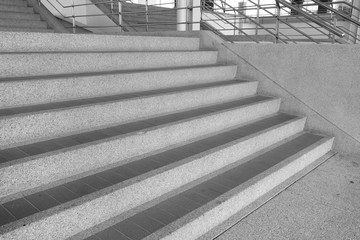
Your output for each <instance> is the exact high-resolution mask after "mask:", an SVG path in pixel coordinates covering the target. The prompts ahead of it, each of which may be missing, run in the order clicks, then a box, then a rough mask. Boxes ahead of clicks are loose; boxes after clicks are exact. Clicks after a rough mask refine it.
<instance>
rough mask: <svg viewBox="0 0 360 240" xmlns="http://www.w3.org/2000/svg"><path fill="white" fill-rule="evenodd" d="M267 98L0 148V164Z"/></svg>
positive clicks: (251, 99) (248, 99)
mask: <svg viewBox="0 0 360 240" xmlns="http://www.w3.org/2000/svg"><path fill="white" fill-rule="evenodd" d="M266 99H269V98H267V97H263V96H255V97H250V98H246V99H241V100H237V101H233V102H229V103H223V104H218V105H214V106H210V107H204V108H199V109H195V110H190V111H186V112H181V113H175V114H170V115H166V116H161V117H156V118H151V119H147V120H144V121H138V122H133V123H127V124H122V125H118V126H114V127H109V128H105V129H100V130H96V131H92V132H86V133H81V134H76V135H72V136H68V137H61V138H56V139H52V140H48V141H42V142H37V143H33V144H29V145H24V146H20V147H14V148H8V149H5V150H0V164H1V163H5V162H10V161H13V160H16V159H20V158H24V157H28V156H34V155H38V154H43V153H47V152H50V151H55V150H60V149H64V148H67V147H72V146H77V145H79V144H83V143H89V142H93V141H96V140H101V139H106V138H110V137H114V136H120V135H122V134H127V133H130V132H134V131H140V130H142V129H146V128H149V127H151V126H159V125H162V124H166V123H170V122H175V121H180V120H184V119H187V118H191V117H196V116H201V115H203V114H206V113H211V112H214V111H219V110H226V109H231V108H235V107H240V106H243V105H246V104H250V103H256V102H259V101H263V100H266Z"/></svg>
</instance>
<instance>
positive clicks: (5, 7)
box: [0, 4, 34, 13]
mask: <svg viewBox="0 0 360 240" xmlns="http://www.w3.org/2000/svg"><path fill="white" fill-rule="evenodd" d="M0 12H24V13H33V12H34V10H33V9H32V8H29V7H25V6H24V7H23V6H14V5H3V4H0Z"/></svg>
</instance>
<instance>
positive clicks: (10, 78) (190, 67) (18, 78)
mask: <svg viewBox="0 0 360 240" xmlns="http://www.w3.org/2000/svg"><path fill="white" fill-rule="evenodd" d="M224 66H228V67H232V66H235V65H218V64H216V65H212V64H211V65H201V66H185V67H172V68H171V69H169V68H151V69H136V70H134V69H129V70H114V71H97V72H84V73H65V74H54V75H38V76H26V77H8V78H0V82H11V81H27V80H45V79H46V80H52V79H61V78H70V77H74V78H76V77H85V76H104V75H110V74H125V73H139V72H145V73H146V72H157V71H169V70H181V69H183V70H188V69H205V68H209V67H224ZM239 81H240V80H239Z"/></svg>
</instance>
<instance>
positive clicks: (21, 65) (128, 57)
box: [0, 51, 217, 78]
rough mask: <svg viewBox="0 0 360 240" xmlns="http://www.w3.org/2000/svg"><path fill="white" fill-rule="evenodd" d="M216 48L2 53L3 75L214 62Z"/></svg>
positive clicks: (1, 67) (13, 75) (0, 74)
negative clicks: (174, 50) (200, 49)
mask: <svg viewBox="0 0 360 240" xmlns="http://www.w3.org/2000/svg"><path fill="white" fill-rule="evenodd" d="M216 61H217V52H216V51H181V52H180V51H177V52H167V51H162V52H78V53H76V54H74V53H72V52H62V53H58V52H53V53H3V54H1V55H0V62H3V63H4V64H2V65H1V66H0V78H9V77H25V76H39V75H52V74H67V73H84V72H99V71H116V70H135V69H143V70H144V69H154V68H166V67H169V68H170V67H186V66H202V65H214V64H216Z"/></svg>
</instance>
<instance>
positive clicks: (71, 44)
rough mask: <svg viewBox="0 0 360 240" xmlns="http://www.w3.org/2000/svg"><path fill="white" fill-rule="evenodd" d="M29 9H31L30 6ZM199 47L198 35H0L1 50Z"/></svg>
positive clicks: (101, 49)
mask: <svg viewBox="0 0 360 240" xmlns="http://www.w3.org/2000/svg"><path fill="white" fill-rule="evenodd" d="M28 9H29V10H30V11H32V9H31V8H28ZM141 34H143V33H141ZM40 40H41V41H40ZM144 42H146V44H144ZM198 49H199V38H177V37H166V40H165V41H164V38H163V37H155V36H154V37H152V36H126V35H116V36H114V35H96V34H92V35H89V34H76V35H74V34H59V33H52V34H44V33H41V34H39V33H14V32H7V33H2V34H1V35H0V50H1V51H2V52H36V51H45V52H48V51H170V50H175V51H180V50H198Z"/></svg>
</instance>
